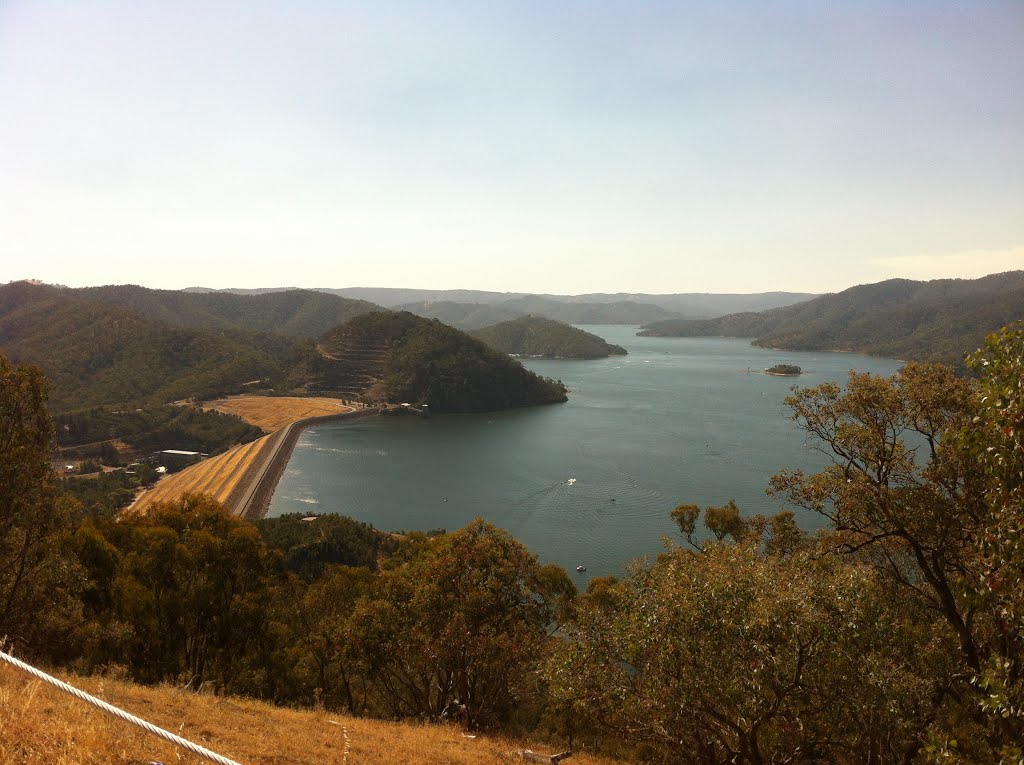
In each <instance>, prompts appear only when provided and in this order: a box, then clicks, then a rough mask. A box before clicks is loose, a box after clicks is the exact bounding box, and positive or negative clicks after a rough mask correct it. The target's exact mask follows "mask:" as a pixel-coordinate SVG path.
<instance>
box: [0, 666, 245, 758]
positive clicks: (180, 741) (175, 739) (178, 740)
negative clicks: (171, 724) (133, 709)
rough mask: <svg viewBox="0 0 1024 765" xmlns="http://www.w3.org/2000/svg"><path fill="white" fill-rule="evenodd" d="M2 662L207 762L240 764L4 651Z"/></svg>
mask: <svg viewBox="0 0 1024 765" xmlns="http://www.w3.org/2000/svg"><path fill="white" fill-rule="evenodd" d="M0 661H4V662H6V663H8V664H10V665H11V666H12V667H16V668H17V669H20V670H21V671H22V672H25V673H27V674H29V675H31V676H32V677H34V678H36V679H37V680H42V681H43V682H44V683H49V684H50V685H52V686H53V687H54V688H58V689H60V690H62V691H64V693H67V694H69V695H71V696H74V697H75V698H76V699H81V700H82V701H84V702H86V703H87V704H92V705H93V706H94V707H97V708H98V709H102V710H103V711H104V712H106V713H108V714H112V715H114V717H119V718H120V719H122V720H124V721H125V722H129V723H131V724H132V725H137V726H138V727H140V728H142V729H143V730H144V731H146V732H148V733H152V734H153V735H154V736H159V737H160V738H162V739H164V740H165V741H170V742H171V743H172V744H175V745H176V746H180V747H181V748H182V749H187V750H188V751H190V752H192V753H193V754H197V755H199V756H200V757H205V758H206V759H207V760H210V761H212V762H216V763H219V765H239V763H237V762H235V761H234V760H229V759H228V758H227V757H224V756H222V755H219V754H217V753H216V752H211V751H210V750H209V749H206V748H205V747H201V746H199V744H194V743H192V742H191V741H189V740H188V739H184V738H182V737H181V736H176V735H174V734H173V733H171V732H170V731H166V730H164V729H163V728H158V727H157V726H156V725H153V723H150V722H146V721H145V720H143V719H142V718H140V717H136V716H135V715H133V714H130V713H128V712H125V711H124V710H123V709H118V708H117V707H115V706H114V705H113V704H108V703H107V702H105V701H104V700H103V699H98V698H96V697H95V696H91V695H89V694H88V693H86V692H85V691H81V690H79V689H78V688H75V687H74V686H73V685H68V684H67V683H65V682H64V681H63V680H58V679H57V678H55V677H52V676H51V675H48V674H46V673H45V672H43V671H42V670H39V669H36V668H35V667H33V666H32V665H31V664H26V663H25V662H23V661H21V660H20V659H15V658H14V657H13V656H11V655H10V654H7V653H4V652H3V651H0Z"/></svg>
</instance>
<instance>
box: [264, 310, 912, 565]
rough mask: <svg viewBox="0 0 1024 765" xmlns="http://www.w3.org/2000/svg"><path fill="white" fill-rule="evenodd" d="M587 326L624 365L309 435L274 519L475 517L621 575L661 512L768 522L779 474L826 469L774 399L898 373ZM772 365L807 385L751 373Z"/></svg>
mask: <svg viewBox="0 0 1024 765" xmlns="http://www.w3.org/2000/svg"><path fill="white" fill-rule="evenodd" d="M584 329H586V330H587V331H589V332H593V333H594V334H597V335H600V336H601V337H603V338H605V339H606V340H607V341H608V342H610V343H615V344H618V345H621V346H623V347H625V348H626V349H627V350H628V351H629V355H628V356H624V357H623V356H618V357H613V358H608V359H600V360H595V361H550V360H541V359H524V360H523V363H524V364H525V365H526V366H527V367H529V368H530V369H532V370H533V371H535V372H537V373H539V374H542V375H545V376H547V377H551V378H554V379H560V380H562V381H563V382H564V383H565V384H566V385H567V386H568V387H569V389H570V394H569V401H568V402H567V403H565V404H556V405H552V406H544V407H536V408H531V409H520V410H515V411H511V412H501V413H496V414H480V415H445V416H436V417H434V418H432V419H429V420H423V419H420V418H415V417H408V418H406V417H377V418H371V419H366V420H359V421H356V422H351V423H328V424H323V425H317V426H314V427H311V428H309V429H307V430H305V431H304V432H303V433H302V435H301V436H300V437H299V440H298V443H297V444H296V446H295V449H294V452H293V453H292V456H291V459H290V460H289V462H288V465H287V467H286V469H285V471H284V475H283V476H282V477H281V480H280V482H279V483H278V485H277V489H276V491H275V493H274V496H273V498H272V500H271V503H270V509H269V512H268V515H269V516H276V515H281V514H284V513H291V512H303V513H309V512H328V513H340V514H343V515H348V516H351V517H353V518H356V519H358V520H361V521H365V522H367V523H371V524H373V525H374V526H376V527H377V528H379V529H383V530H387V531H398V530H414V529H416V530H430V529H436V528H444V529H447V530H449V531H452V530H454V529H457V528H459V527H461V526H463V525H465V524H466V523H468V522H469V521H471V520H472V519H473V518H475V517H477V516H483V517H485V518H487V519H488V520H489V521H491V522H492V523H495V524H496V525H498V526H501V527H503V528H506V529H508V530H509V531H510V532H511V533H512V534H513V535H514V536H515V537H516V538H517V539H519V540H520V541H522V542H523V543H525V544H526V545H527V546H528V547H529V548H530V550H531V551H532V552H534V553H536V554H537V555H538V556H539V557H540V559H541V561H542V562H545V563H547V562H552V563H558V564H560V565H562V566H563V567H565V568H566V570H568V571H570V572H571V573H573V576H576V574H575V573H574V572H573V570H574V569H575V568H576V566H577V565H583V566H585V567H586V569H587V573H586V575H585V576H586V577H591V576H603V575H606V574H617V575H618V574H621V573H623V571H624V570H625V567H626V565H627V563H628V562H629V561H630V560H632V559H634V558H637V557H639V556H642V555H656V554H657V553H658V552H659V551H660V550H661V549H662V543H661V537H662V535H666V534H668V535H673V534H675V532H674V526H673V524H672V522H671V519H670V518H669V511H671V510H672V508H673V507H675V506H676V505H677V504H679V503H682V502H695V503H697V504H700V505H702V506H703V505H707V504H723V503H725V502H727V501H728V500H729V499H735V500H736V501H737V502H738V503H739V506H740V509H741V510H742V512H743V513H744V514H753V513H759V512H760V513H775V512H778V511H779V510H781V509H783V505H782V504H780V503H779V502H778V501H776V500H774V499H771V498H769V497H767V496H766V495H765V491H764V490H765V487H766V486H767V485H768V479H769V478H770V477H771V476H772V475H773V474H774V473H776V472H777V471H779V470H781V469H782V468H797V467H799V468H803V469H805V470H814V469H817V468H819V467H820V466H822V465H824V464H825V463H824V457H823V456H822V455H821V454H819V453H818V452H816V451H815V450H814V449H812V448H810V446H811V445H810V444H809V443H807V442H805V439H804V437H803V434H802V433H801V431H799V430H798V429H797V427H796V423H795V422H793V420H792V419H791V417H790V415H789V410H788V409H787V407H786V406H785V405H784V403H783V399H784V398H785V396H786V395H788V394H789V391H790V388H791V387H792V386H793V385H794V384H796V385H799V386H802V387H807V386H812V385H817V384H819V383H822V382H825V381H836V382H840V383H842V382H843V381H845V379H846V376H847V373H848V372H849V370H850V369H857V370H858V371H861V372H872V373H874V374H883V375H889V374H892V373H893V372H895V371H896V370H898V369H899V368H900V366H901V362H899V361H895V360H892V359H879V358H872V357H867V356H860V355H856V354H848V353H825V352H817V353H797V352H791V351H776V350H767V349H763V348H755V347H753V346H751V345H750V342H749V340H742V339H733V338H655V337H637V336H636V335H635V332H636V328H635V327H625V326H618V325H614V326H586V327H584ZM779 363H782V364H795V365H798V366H800V367H801V368H802V369H803V371H804V374H803V375H801V376H800V377H798V378H794V377H776V376H769V375H763V374H747V373H746V370H747V369H750V370H752V371H761V370H763V369H765V368H766V367H770V366H773V365H775V364H779ZM573 479H574V480H573ZM798 520H799V522H800V524H801V525H802V526H803V527H804V528H816V527H817V526H819V525H821V521H820V519H819V518H817V517H816V516H814V515H811V514H807V513H802V512H799V511H798ZM580 579H581V580H582V579H583V577H582V576H581V577H580ZM581 584H582V582H581Z"/></svg>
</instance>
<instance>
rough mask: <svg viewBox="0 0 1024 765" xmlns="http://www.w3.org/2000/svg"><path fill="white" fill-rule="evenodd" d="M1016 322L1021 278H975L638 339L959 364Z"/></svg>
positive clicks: (656, 331)
mask: <svg viewBox="0 0 1024 765" xmlns="http://www.w3.org/2000/svg"><path fill="white" fill-rule="evenodd" d="M1022 317H1024V271H1009V272H1006V273H1001V274H992V275H990V276H985V277H982V278H980V279H936V280H934V281H927V282H919V281H911V280H908V279H890V280H888V281H884V282H878V283H877V284H863V285H859V286H857V287H851V288H850V289H848V290H843V291H842V292H838V293H836V294H832V295H823V296H821V297H819V298H815V299H814V300H811V301H808V302H805V303H800V304H797V305H792V306H786V307H782V308H775V309H772V310H769V311H762V312H760V313H752V312H746V313H736V314H731V315H728V316H722V317H718V318H714V319H707V320H696V321H694V320H680V319H672V320H668V321H662V322H656V323H652V324H649V325H648V326H646V327H644V328H643V330H641V332H640V333H639V334H641V335H644V336H649V337H651V336H653V337H697V336H702V335H714V336H725V337H753V338H755V339H754V344H755V345H759V346H764V347H769V348H781V349H785V350H795V351H817V350H841V351H857V352H860V353H868V354H871V355H875V356H889V357H891V358H901V359H907V360H913V361H941V362H945V363H947V364H953V365H959V364H961V363H962V359H963V353H964V352H965V349H973V348H977V347H979V346H980V345H981V342H982V340H983V339H984V337H985V335H986V334H988V333H989V332H993V331H995V330H997V329H998V328H999V327H1002V326H1004V325H1006V324H1010V323H1012V322H1014V321H1018V320H1020V319H1021V318H1022Z"/></svg>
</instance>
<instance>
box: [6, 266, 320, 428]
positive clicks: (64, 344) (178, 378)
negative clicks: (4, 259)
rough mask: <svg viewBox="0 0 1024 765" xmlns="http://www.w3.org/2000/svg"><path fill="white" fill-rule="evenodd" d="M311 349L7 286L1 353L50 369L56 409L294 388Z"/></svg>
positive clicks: (65, 294) (53, 291) (46, 290)
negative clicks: (253, 387)
mask: <svg viewBox="0 0 1024 765" xmlns="http://www.w3.org/2000/svg"><path fill="white" fill-rule="evenodd" d="M306 345H308V343H306V344H304V343H302V342H301V341H299V340H297V339H295V338H288V337H284V336H281V335H276V334H271V333H256V332H246V331H242V330H237V329H213V328H182V327H176V326H171V325H169V324H166V323H164V322H162V321H159V320H156V319H152V318H149V317H146V316H143V315H141V314H138V313H136V312H133V311H130V310H127V309H125V308H123V307H121V306H118V305H111V304H107V303H102V302H93V301H88V300H80V299H77V298H76V297H75V293H74V292H73V291H67V290H62V289H57V288H53V287H46V286H39V285H30V284H26V283H24V282H17V283H13V284H8V285H5V286H2V287H0V352H3V353H4V354H5V355H6V356H8V358H10V359H11V361H13V362H16V363H25V362H29V363H33V364H38V365H39V366H41V367H42V368H43V370H44V371H45V372H46V375H47V377H48V378H49V379H50V381H51V383H52V385H53V388H52V391H51V394H50V406H51V409H52V411H55V412H60V411H68V410H73V409H84V408H88V407H94V406H100V405H104V404H122V403H128V402H131V403H139V404H162V403H167V402H170V401H175V400H178V399H183V398H189V397H201V398H211V397H215V396H217V395H220V394H222V393H229V392H237V391H240V390H243V389H244V388H245V386H246V384H247V383H253V382H256V381H262V382H261V383H260V384H261V385H262V386H265V387H287V385H288V384H289V382H288V381H289V378H290V375H291V369H292V368H293V367H294V365H295V363H296V362H297V361H298V360H299V359H300V358H301V357H302V356H303V355H305V354H308V353H309V352H310V349H309V348H308V347H304V346H306Z"/></svg>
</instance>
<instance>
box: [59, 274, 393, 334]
mask: <svg viewBox="0 0 1024 765" xmlns="http://www.w3.org/2000/svg"><path fill="white" fill-rule="evenodd" d="M62 292H64V294H65V295H66V296H67V297H70V298H74V299H78V300H87V301H91V302H97V303H107V304H110V305H117V306H121V307H122V308H125V309H127V310H129V311H132V312H134V313H137V314H139V315H141V316H145V317H147V318H150V319H155V320H157V321H161V322H163V323H165V324H168V325H170V326H172V327H187V328H192V329H237V330H244V331H247V332H274V333H277V334H281V335H290V336H294V337H305V338H315V337H318V336H319V335H321V334H323V333H324V332H326V331H327V330H328V329H330V328H331V327H334V326H337V325H338V324H341V323H342V322H344V321H346V320H348V319H351V318H352V317H353V316H358V315H359V314H361V313H368V312H370V311H376V310H380V307H379V306H376V305H374V304H373V303H368V302H366V301H365V300H351V299H349V298H344V297H339V296H337V295H330V294H327V293H325V292H317V291H315V290H285V291H281V292H268V293H266V294H260V295H236V294H231V293H226V292H184V291H180V290H154V289H148V288H146V287H138V286H135V285H130V284H123V285H111V286H106V287H86V288H82V289H68V288H65V289H63V290H62Z"/></svg>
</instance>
